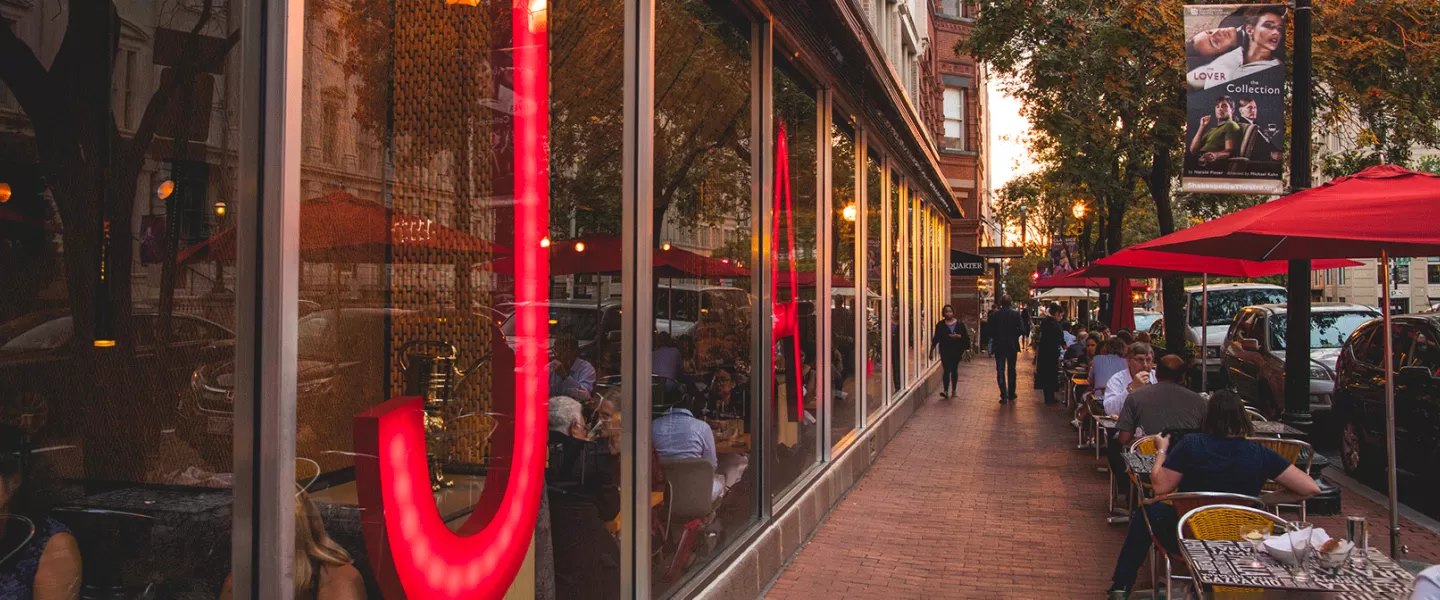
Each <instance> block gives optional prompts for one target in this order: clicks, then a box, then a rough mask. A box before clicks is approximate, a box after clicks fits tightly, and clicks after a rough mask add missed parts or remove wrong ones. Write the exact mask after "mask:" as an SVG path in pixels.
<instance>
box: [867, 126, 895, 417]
mask: <svg viewBox="0 0 1440 600" xmlns="http://www.w3.org/2000/svg"><path fill="white" fill-rule="evenodd" d="M881 164H882V163H881V159H880V157H879V156H878V155H877V154H875V153H874V152H869V153H868V155H867V156H866V158H865V412H866V414H867V417H866V421H867V422H869V421H871V420H872V419H871V417H874V416H875V415H876V414H877V413H879V411H880V408H881V407H883V406H885V391H886V389H887V388H888V387H889V385H890V384H889V383H886V380H885V373H886V372H887V371H888V370H889V369H888V368H887V366H886V364H885V338H884V337H883V336H884V335H885V323H886V322H887V321H888V320H889V317H887V316H886V315H885V303H884V302H883V299H884V294H885V293H886V291H885V288H886V287H888V285H887V284H886V283H885V278H884V272H885V271H884V268H883V265H884V263H885V259H886V256H887V255H888V252H887V251H886V250H885V244H884V237H885V198H886V196H887V194H886V193H885V176H884V171H883V170H882V169H881V166H880V165H881Z"/></svg>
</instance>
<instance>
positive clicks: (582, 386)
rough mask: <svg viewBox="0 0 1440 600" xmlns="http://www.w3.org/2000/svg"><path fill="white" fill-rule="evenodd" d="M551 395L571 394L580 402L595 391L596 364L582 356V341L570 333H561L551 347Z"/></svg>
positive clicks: (587, 398) (585, 400)
mask: <svg viewBox="0 0 1440 600" xmlns="http://www.w3.org/2000/svg"><path fill="white" fill-rule="evenodd" d="M551 355H552V356H553V357H554V360H553V361H551V362H550V396H551V397H554V396H569V397H571V398H574V399H576V400H579V401H580V403H582V404H583V403H585V402H588V401H589V400H590V395H591V394H593V393H594V392H595V365H592V364H590V361H588V360H585V359H583V358H580V343H579V342H577V341H575V337H574V336H572V335H569V334H564V333H562V334H560V336H559V337H557V338H555V345H554V347H553V348H551Z"/></svg>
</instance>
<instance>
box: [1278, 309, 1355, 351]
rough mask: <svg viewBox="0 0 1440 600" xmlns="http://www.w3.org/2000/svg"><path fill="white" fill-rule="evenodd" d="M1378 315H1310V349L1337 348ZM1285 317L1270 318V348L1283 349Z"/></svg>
mask: <svg viewBox="0 0 1440 600" xmlns="http://www.w3.org/2000/svg"><path fill="white" fill-rule="evenodd" d="M1379 316H1380V315H1378V314H1375V313H1373V312H1370V311H1356V312H1331V311H1325V312H1312V313H1310V347H1311V348H1312V349H1314V348H1339V347H1341V346H1343V345H1345V340H1347V339H1349V338H1350V334H1351V333H1352V332H1354V331H1355V328H1356V327H1359V326H1361V325H1363V324H1364V323H1365V322H1367V321H1369V320H1371V319H1374V318H1376V317H1379ZM1285 323H1286V319H1285V315H1273V316H1271V317H1270V348H1271V349H1273V350H1284V349H1285Z"/></svg>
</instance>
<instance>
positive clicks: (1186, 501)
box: [1140, 492, 1265, 598]
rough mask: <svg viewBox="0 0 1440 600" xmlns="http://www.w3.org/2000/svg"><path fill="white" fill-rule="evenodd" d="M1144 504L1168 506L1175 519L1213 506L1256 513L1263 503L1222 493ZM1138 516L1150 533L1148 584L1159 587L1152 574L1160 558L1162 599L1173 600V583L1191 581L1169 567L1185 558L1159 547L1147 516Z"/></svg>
mask: <svg viewBox="0 0 1440 600" xmlns="http://www.w3.org/2000/svg"><path fill="white" fill-rule="evenodd" d="M1145 504H1146V505H1147V506H1148V505H1153V504H1169V505H1171V506H1174V507H1175V514H1177V515H1183V514H1186V513H1189V512H1190V511H1192V510H1195V509H1197V508H1200V507H1204V506H1213V505H1217V504H1231V505H1235V504H1238V505H1244V506H1250V507H1252V508H1256V509H1263V508H1264V507H1265V503H1264V502H1261V501H1260V499H1259V498H1256V497H1254V496H1245V495H1242V494H1226V493H1221V492H1175V493H1170V494H1165V495H1163V496H1157V497H1155V498H1151V499H1148V500H1145ZM1140 514H1141V515H1142V516H1143V517H1144V518H1145V527H1146V528H1147V529H1148V530H1149V531H1150V581H1152V582H1156V586H1157V587H1158V585H1159V583H1158V582H1159V579H1157V578H1156V573H1155V571H1156V568H1157V567H1158V566H1159V562H1160V560H1161V559H1162V558H1163V559H1164V560H1165V597H1166V598H1173V597H1174V596H1173V595H1172V593H1173V587H1172V584H1173V583H1174V582H1175V581H1176V580H1179V581H1190V580H1191V578H1190V577H1188V576H1185V575H1176V574H1175V573H1174V566H1173V564H1172V563H1173V562H1174V561H1180V562H1184V560H1185V558H1184V557H1183V556H1176V555H1173V554H1171V553H1170V551H1169V550H1166V549H1165V546H1164V544H1161V543H1160V538H1159V537H1157V536H1156V535H1155V527H1154V526H1153V524H1151V523H1150V513H1149V512H1147V511H1143V510H1142V511H1140Z"/></svg>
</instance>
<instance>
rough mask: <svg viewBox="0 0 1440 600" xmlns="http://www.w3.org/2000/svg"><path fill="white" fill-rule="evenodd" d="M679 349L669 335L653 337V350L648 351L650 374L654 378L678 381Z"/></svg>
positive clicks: (663, 334)
mask: <svg viewBox="0 0 1440 600" xmlns="http://www.w3.org/2000/svg"><path fill="white" fill-rule="evenodd" d="M680 362H681V357H680V348H679V347H677V346H676V344H675V338H672V337H670V334H668V333H665V332H663V331H662V332H660V333H659V334H656V335H655V349H654V350H651V351H650V372H651V373H652V374H654V375H655V376H656V377H664V378H666V379H680Z"/></svg>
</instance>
